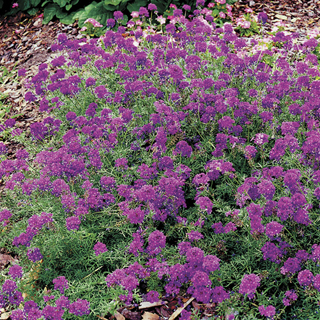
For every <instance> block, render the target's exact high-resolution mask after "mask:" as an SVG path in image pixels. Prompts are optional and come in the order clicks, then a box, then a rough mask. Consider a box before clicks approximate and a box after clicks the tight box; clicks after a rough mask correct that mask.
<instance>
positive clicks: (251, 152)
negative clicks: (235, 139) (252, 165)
mask: <svg viewBox="0 0 320 320" xmlns="http://www.w3.org/2000/svg"><path fill="white" fill-rule="evenodd" d="M256 153H257V149H256V148H255V147H254V146H246V147H245V149H244V156H245V157H246V159H252V158H254V157H255V156H256Z"/></svg>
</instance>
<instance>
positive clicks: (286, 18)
mask: <svg viewBox="0 0 320 320" xmlns="http://www.w3.org/2000/svg"><path fill="white" fill-rule="evenodd" d="M275 17H276V18H278V19H281V20H288V17H286V16H284V15H282V14H276V15H275Z"/></svg>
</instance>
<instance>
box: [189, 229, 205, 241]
mask: <svg viewBox="0 0 320 320" xmlns="http://www.w3.org/2000/svg"><path fill="white" fill-rule="evenodd" d="M187 236H188V238H189V240H190V241H198V240H200V239H203V235H202V234H201V233H200V232H198V231H194V230H192V231H190V232H189V233H187Z"/></svg>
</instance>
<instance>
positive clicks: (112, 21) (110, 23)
mask: <svg viewBox="0 0 320 320" xmlns="http://www.w3.org/2000/svg"><path fill="white" fill-rule="evenodd" d="M115 24H116V22H115V21H114V19H108V20H107V27H108V28H113V27H114V25H115Z"/></svg>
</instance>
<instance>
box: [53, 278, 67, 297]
mask: <svg viewBox="0 0 320 320" xmlns="http://www.w3.org/2000/svg"><path fill="white" fill-rule="evenodd" d="M52 282H53V284H54V290H59V291H60V293H61V294H64V289H68V288H69V285H68V281H67V279H66V278H65V277H63V276H61V277H58V278H56V279H53V280H52Z"/></svg>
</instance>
